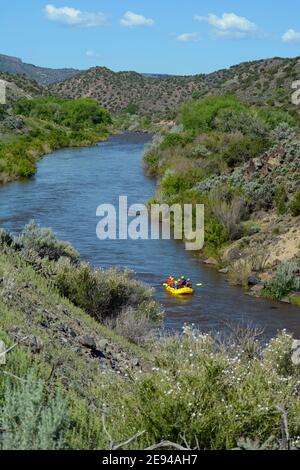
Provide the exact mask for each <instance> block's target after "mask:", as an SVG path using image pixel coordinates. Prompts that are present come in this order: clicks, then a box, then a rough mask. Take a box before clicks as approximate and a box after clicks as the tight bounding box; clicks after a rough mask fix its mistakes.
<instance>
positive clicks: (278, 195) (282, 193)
mask: <svg viewBox="0 0 300 470" xmlns="http://www.w3.org/2000/svg"><path fill="white" fill-rule="evenodd" d="M287 199H288V197H287V193H286V189H285V187H284V186H283V185H279V186H277V187H276V189H275V197H274V200H275V205H276V210H277V214H278V215H284V214H285V213H286V203H287Z"/></svg>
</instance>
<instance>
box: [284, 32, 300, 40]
mask: <svg viewBox="0 0 300 470" xmlns="http://www.w3.org/2000/svg"><path fill="white" fill-rule="evenodd" d="M282 40H283V42H286V43H289V42H294V43H296V42H300V32H298V31H295V30H294V29H289V30H288V31H287V32H286V33H284V35H283V36H282Z"/></svg>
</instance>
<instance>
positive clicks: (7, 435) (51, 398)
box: [0, 371, 69, 450]
mask: <svg viewBox="0 0 300 470" xmlns="http://www.w3.org/2000/svg"><path fill="white" fill-rule="evenodd" d="M67 409H68V405H67V402H66V400H65V399H64V398H63V396H62V393H60V392H59V391H58V392H56V393H52V394H51V393H50V394H49V391H48V390H47V389H46V386H45V384H44V383H43V382H42V381H41V380H39V379H38V377H37V376H36V374H35V373H34V372H33V371H29V372H28V374H27V376H26V377H24V381H23V380H22V381H21V382H19V381H17V382H15V383H12V382H11V381H7V384H6V389H5V392H4V397H3V402H2V407H1V411H0V425H1V426H0V427H1V439H0V448H1V450H58V449H63V448H65V447H66V443H65V439H64V438H65V433H66V432H67V430H68V427H69V420H68V411H67Z"/></svg>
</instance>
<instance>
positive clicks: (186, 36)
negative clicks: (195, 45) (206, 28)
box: [176, 33, 200, 42]
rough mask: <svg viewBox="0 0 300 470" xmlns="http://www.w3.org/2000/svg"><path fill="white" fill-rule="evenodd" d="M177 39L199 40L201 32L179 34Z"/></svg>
mask: <svg viewBox="0 0 300 470" xmlns="http://www.w3.org/2000/svg"><path fill="white" fill-rule="evenodd" d="M176 39H177V41H180V42H197V41H200V33H183V34H180V35H179V36H177V38H176Z"/></svg>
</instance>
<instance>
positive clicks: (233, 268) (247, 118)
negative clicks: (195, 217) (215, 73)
mask: <svg viewBox="0 0 300 470" xmlns="http://www.w3.org/2000/svg"><path fill="white" fill-rule="evenodd" d="M298 121H299V118H298V116H297V115H291V114H289V113H287V112H284V111H283V110H281V109H280V110H279V109H276V108H270V107H264V108H263V107H260V108H254V107H249V106H245V105H242V104H241V103H240V102H239V101H238V100H237V99H236V98H234V97H211V98H207V99H204V100H202V101H195V102H194V103H189V104H187V105H185V106H184V107H183V109H182V111H181V113H180V115H179V117H178V122H177V125H176V126H174V127H173V128H172V129H171V130H170V131H169V132H164V133H162V134H160V135H157V136H156V138H154V140H153V143H152V145H151V146H149V148H148V149H147V152H146V155H145V157H144V161H145V165H146V168H147V171H148V174H149V175H150V176H155V177H156V178H157V180H158V187H157V190H156V194H155V196H154V198H153V199H152V202H153V201H154V202H157V203H168V204H169V205H172V204H174V203H180V204H184V203H194V204H197V203H199V204H204V205H205V246H204V249H203V251H202V252H201V254H200V256H201V258H203V260H204V261H205V262H206V264H209V265H213V266H216V267H217V268H218V269H219V270H221V272H222V273H224V274H226V275H228V277H229V280H230V282H231V283H232V284H234V285H240V286H243V287H245V288H247V289H249V288H250V293H252V294H253V295H256V296H259V295H265V296H268V297H271V298H273V299H276V300H283V301H284V302H292V303H295V304H296V305H297V304H298V303H299V297H300V294H299V291H300V282H299V277H298V272H299V269H300V258H299V246H298V239H299V237H300V229H299V216H300V204H299V201H300V188H299V180H298V178H297V171H296V168H297V167H298V164H299V161H300V148H299V126H298ZM150 202H151V201H150Z"/></svg>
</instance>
